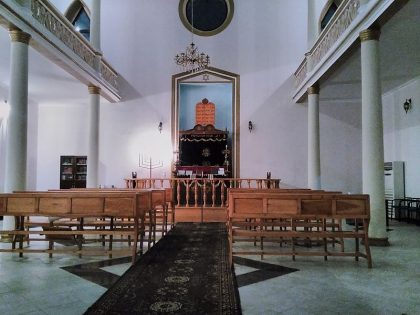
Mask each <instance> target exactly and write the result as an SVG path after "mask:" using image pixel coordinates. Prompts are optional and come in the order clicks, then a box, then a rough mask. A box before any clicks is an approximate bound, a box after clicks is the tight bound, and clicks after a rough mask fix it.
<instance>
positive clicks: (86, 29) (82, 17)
mask: <svg viewBox="0 0 420 315" xmlns="http://www.w3.org/2000/svg"><path fill="white" fill-rule="evenodd" d="M73 25H74V28H75V30H76V31H78V32H79V33H80V34H82V35H83V36H84V37H85V38H86V39H87V40H90V18H89V16H88V15H87V13H86V11H85V9H84V8H82V9H80V11H79V13H78V14H77V16H76V18H75V19H74V21H73Z"/></svg>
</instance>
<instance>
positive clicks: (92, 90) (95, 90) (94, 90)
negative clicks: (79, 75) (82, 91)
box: [88, 85, 101, 94]
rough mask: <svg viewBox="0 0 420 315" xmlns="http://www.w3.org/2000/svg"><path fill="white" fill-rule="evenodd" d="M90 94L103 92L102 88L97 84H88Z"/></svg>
mask: <svg viewBox="0 0 420 315" xmlns="http://www.w3.org/2000/svg"><path fill="white" fill-rule="evenodd" d="M88 90H89V94H99V93H100V92H101V88H100V87H99V86H95V85H88Z"/></svg>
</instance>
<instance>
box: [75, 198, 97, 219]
mask: <svg viewBox="0 0 420 315" xmlns="http://www.w3.org/2000/svg"><path fill="white" fill-rule="evenodd" d="M71 213H72V214H82V215H92V216H94V215H102V214H103V213H104V198H103V197H87V198H82V197H74V198H72V206H71Z"/></svg>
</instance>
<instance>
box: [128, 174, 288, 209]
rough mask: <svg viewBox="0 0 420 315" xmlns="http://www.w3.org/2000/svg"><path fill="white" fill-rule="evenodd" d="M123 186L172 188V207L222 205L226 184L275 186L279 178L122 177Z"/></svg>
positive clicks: (224, 202) (252, 186)
mask: <svg viewBox="0 0 420 315" xmlns="http://www.w3.org/2000/svg"><path fill="white" fill-rule="evenodd" d="M124 181H125V185H126V188H138V189H147V188H172V190H173V196H172V197H173V200H174V203H175V206H176V207H211V208H216V207H226V204H227V189H228V188H233V187H234V188H253V189H265V188H279V186H280V179H261V178H212V179H211V178H126V179H124Z"/></svg>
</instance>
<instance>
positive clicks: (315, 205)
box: [301, 199, 332, 215]
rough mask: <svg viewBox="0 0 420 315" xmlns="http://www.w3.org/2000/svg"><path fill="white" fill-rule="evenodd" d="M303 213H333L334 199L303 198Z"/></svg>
mask: <svg viewBox="0 0 420 315" xmlns="http://www.w3.org/2000/svg"><path fill="white" fill-rule="evenodd" d="M301 214H313V215H331V214H332V200H331V199H324V200H302V205H301Z"/></svg>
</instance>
